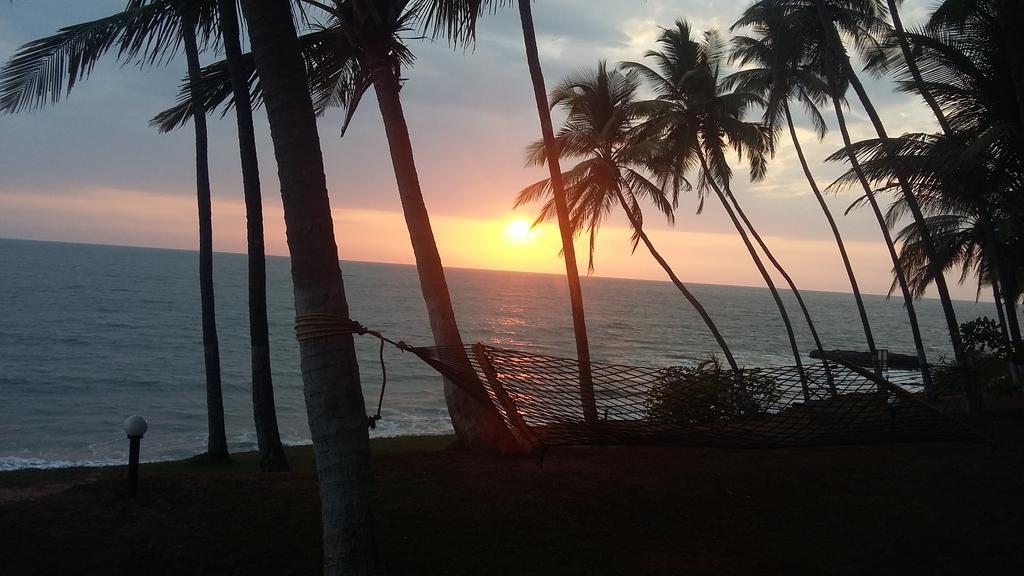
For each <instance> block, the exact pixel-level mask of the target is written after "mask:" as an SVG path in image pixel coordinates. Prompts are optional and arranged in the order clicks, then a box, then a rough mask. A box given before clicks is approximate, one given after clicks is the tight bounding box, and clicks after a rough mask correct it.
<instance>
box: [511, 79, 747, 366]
mask: <svg viewBox="0 0 1024 576" xmlns="http://www.w3.org/2000/svg"><path fill="white" fill-rule="evenodd" d="M639 86H640V82H639V79H638V77H637V74H636V73H635V72H634V73H628V74H623V73H621V72H618V71H609V70H608V67H607V64H606V63H605V62H600V63H599V64H598V66H597V69H596V70H586V71H583V72H580V73H579V74H576V75H574V76H571V77H569V78H567V79H565V80H563V81H562V82H561V83H559V84H558V85H557V86H556V87H555V88H554V89H553V90H552V92H551V98H550V100H551V106H552V107H553V108H554V107H561V108H562V109H563V110H564V111H565V112H566V114H567V117H566V120H565V124H564V125H563V127H562V128H561V129H560V130H559V132H558V135H557V136H556V137H555V146H556V148H557V150H558V153H559V156H560V158H562V159H565V160H578V161H579V163H578V164H576V166H574V167H573V168H571V169H570V170H569V171H567V172H566V173H564V174H563V175H562V181H563V182H564V183H565V184H566V196H567V198H566V199H567V201H568V207H569V216H570V224H571V226H572V229H573V232H574V233H575V234H579V233H582V232H586V233H587V234H588V235H589V237H590V257H589V267H590V269H593V267H594V246H595V240H596V237H597V232H598V229H599V228H600V227H601V224H602V223H603V222H604V221H605V219H606V218H607V217H608V214H609V213H611V211H612V210H613V209H614V208H615V207H616V205H618V206H619V207H621V208H622V210H623V212H625V214H626V216H627V218H629V222H630V225H631V226H632V228H633V248H634V250H635V249H636V246H637V243H638V242H643V243H644V246H646V247H647V249H648V251H650V253H651V256H653V257H654V259H655V260H656V261H657V262H658V264H659V265H660V266H661V267H662V268H663V269H664V270H665V273H666V274H668V276H669V278H670V279H671V280H672V283H673V284H675V285H676V287H677V288H678V289H679V291H680V292H681V293H682V294H683V296H684V297H685V298H686V300H687V301H688V302H689V303H690V304H691V305H692V306H693V307H694V309H695V310H696V311H697V314H698V315H700V317H701V319H702V320H703V321H704V323H705V324H706V325H707V327H708V329H709V330H710V331H711V334H712V335H713V336H714V337H715V341H716V342H717V343H718V346H719V347H720V348H721V350H722V353H723V354H724V355H725V358H726V360H727V361H728V362H729V366H730V367H731V368H732V369H733V371H735V372H736V373H737V374H739V373H740V371H739V366H738V365H737V364H736V360H735V359H734V358H733V355H732V351H731V350H729V346H728V345H727V344H726V343H725V339H724V338H722V335H721V333H720V332H719V330H718V326H716V325H715V323H714V321H713V320H712V319H711V316H710V315H709V314H708V312H707V310H705V309H704V306H703V305H702V304H701V303H700V301H698V300H697V298H696V297H695V296H694V295H693V293H691V292H690V290H689V289H688V288H687V287H686V285H685V284H683V282H682V281H681V280H680V279H679V277H678V276H676V274H675V272H674V271H673V270H672V268H671V267H670V266H669V264H668V262H666V261H665V258H664V257H663V256H662V255H661V254H660V253H659V252H658V250H657V249H656V248H655V247H654V243H653V242H651V239H650V237H649V236H648V235H647V233H646V232H644V229H643V211H642V209H641V207H640V200H647V201H649V202H651V203H652V204H653V205H654V206H655V207H656V208H657V209H658V211H660V212H661V213H662V214H664V215H665V217H666V218H668V220H669V221H670V222H672V221H673V220H674V214H673V209H674V207H675V200H676V198H672V199H670V198H669V195H668V194H667V193H666V192H665V190H664V189H663V188H662V187H660V186H658V185H656V184H655V183H654V182H652V181H651V180H650V178H649V176H647V174H650V173H651V172H652V169H656V167H655V166H653V164H654V163H656V162H657V161H658V155H657V142H654V141H652V140H650V139H645V138H642V137H638V136H642V135H641V134H638V133H637V130H636V128H637V120H638V116H637V113H636V110H635V108H636V103H637V90H638V89H639ZM528 159H529V163H530V164H531V165H543V164H546V163H547V151H546V148H545V143H544V141H543V140H541V141H538V142H534V143H533V144H531V145H530V147H529V153H528ZM551 192H552V187H551V179H550V178H546V179H544V180H541V181H540V182H537V183H535V184H533V185H531V186H529V187H527V188H525V189H524V190H522V191H521V192H520V193H519V195H518V196H517V198H516V202H515V206H516V207H517V208H518V207H519V206H521V205H523V204H525V203H529V202H536V201H541V200H545V201H546V202H545V203H544V206H543V207H542V208H541V211H540V215H539V216H538V217H537V221H536V222H535V224H536V223H539V222H542V221H544V220H549V219H551V218H553V217H554V216H555V205H554V199H553V198H552V194H551Z"/></svg>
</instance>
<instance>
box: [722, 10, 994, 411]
mask: <svg viewBox="0 0 1024 576" xmlns="http://www.w3.org/2000/svg"><path fill="white" fill-rule="evenodd" d="M886 12H887V10H886V7H885V5H884V2H883V0H760V1H759V2H757V3H755V4H754V5H753V6H751V7H750V8H748V9H747V10H746V11H745V12H744V14H743V16H742V17H741V18H740V21H739V22H738V23H737V25H748V24H753V23H756V22H759V21H763V20H764V18H765V16H766V15H768V14H771V15H773V16H777V15H779V14H780V13H781V14H782V16H783V17H785V18H788V19H790V21H793V22H799V26H800V28H799V31H800V33H801V37H803V38H805V40H806V49H807V51H808V54H809V55H810V56H809V57H811V58H813V59H814V61H815V62H816V63H817V65H818V66H821V68H820V69H821V70H822V73H823V74H824V75H825V76H826V77H827V78H828V79H829V81H830V84H831V85H832V87H833V89H834V90H838V89H839V88H841V87H842V88H845V87H846V86H847V85H848V86H849V87H851V88H853V90H854V92H855V93H856V94H857V98H858V100H859V101H860V103H861V105H862V107H863V108H864V111H865V112H866V113H867V115H868V118H869V120H870V121H871V125H872V127H873V128H874V130H875V132H876V133H877V135H878V138H879V139H881V140H883V141H888V140H889V135H888V133H887V131H886V129H885V126H884V124H883V123H882V120H881V117H880V116H879V114H878V111H877V110H876V109H875V106H874V103H873V102H872V100H871V98H870V96H869V95H868V93H867V90H866V89H865V88H864V84H863V82H862V81H861V79H860V77H859V76H858V74H857V72H856V70H855V69H854V68H853V64H852V62H851V59H850V56H849V54H848V52H847V50H846V45H845V44H844V43H843V37H844V36H845V37H846V38H847V39H849V40H850V42H851V44H852V46H853V48H854V49H855V50H856V51H857V52H858V53H859V54H860V55H861V57H862V58H864V59H865V61H867V62H868V64H869V66H870V65H871V64H872V63H873V62H876V61H878V60H879V59H882V58H884V57H885V50H884V46H883V45H882V43H881V40H880V38H883V37H886V36H888V35H889V34H891V32H890V29H889V25H888V22H887V21H886V19H885V16H886ZM836 96H841V94H837V95H836ZM881 184H882V185H885V186H886V187H888V182H885V183H881ZM894 184H895V186H893V187H892V189H894V190H896V191H897V193H898V194H900V195H901V196H902V197H903V198H904V199H905V200H906V202H907V208H908V210H909V213H910V216H911V217H912V218H913V221H914V223H915V224H916V225H917V226H918V227H919V228H920V229H921V230H920V231H921V235H922V240H923V246H924V248H925V250H926V252H927V253H929V254H930V257H929V265H930V266H932V267H933V274H934V277H935V287H936V291H937V292H938V295H939V300H940V302H941V304H942V310H943V314H944V317H945V320H946V327H947V329H948V331H949V338H950V343H951V345H952V348H953V355H954V357H955V358H956V364H957V366H958V367H959V368H960V369H961V370H960V373H961V381H962V383H963V385H964V389H965V390H970V382H968V381H967V380H966V374H967V373H966V370H964V368H965V367H966V362H967V357H966V356H965V354H964V348H963V341H962V339H961V338H960V326H959V324H958V323H957V319H956V311H955V310H954V308H953V300H952V298H951V297H950V294H949V287H948V285H947V284H946V280H945V276H944V275H943V274H942V271H941V269H940V267H939V264H938V260H939V259H938V255H937V254H936V253H935V247H934V244H933V243H932V241H931V237H930V234H929V231H928V229H927V225H926V224H925V221H924V219H925V217H924V213H923V212H922V211H921V208H920V206H919V205H918V203H917V200H916V199H915V198H914V194H913V190H912V189H911V187H910V185H909V183H908V182H907V180H906V178H905V177H904V175H903V174H902V172H897V173H895V174H894ZM968 400H969V403H970V405H971V406H972V407H973V406H974V400H976V398H975V396H974V394H968Z"/></svg>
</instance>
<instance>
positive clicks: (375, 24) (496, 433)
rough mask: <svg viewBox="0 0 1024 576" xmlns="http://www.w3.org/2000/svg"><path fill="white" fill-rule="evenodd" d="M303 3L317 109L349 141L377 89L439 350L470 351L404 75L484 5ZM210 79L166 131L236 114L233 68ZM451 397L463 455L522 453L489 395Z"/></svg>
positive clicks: (460, 36)
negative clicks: (405, 102)
mask: <svg viewBox="0 0 1024 576" xmlns="http://www.w3.org/2000/svg"><path fill="white" fill-rule="evenodd" d="M303 3H304V4H309V5H311V6H314V7H315V8H317V9H319V10H320V11H322V12H324V13H325V14H326V15H325V17H324V18H323V19H322V21H321V20H317V21H315V22H314V21H313V19H312V18H309V21H310V22H311V24H312V26H313V27H314V30H313V31H311V32H309V33H308V34H305V35H303V36H301V37H300V38H299V44H300V55H301V56H302V57H303V60H304V63H305V66H306V70H307V78H308V80H309V90H310V92H311V94H312V96H313V102H314V108H315V109H316V110H317V111H318V113H322V112H323V111H325V110H326V109H328V108H329V107H331V106H341V107H343V108H344V109H345V119H344V124H343V126H342V134H344V133H345V131H346V129H347V127H348V124H349V122H350V121H351V120H352V118H353V117H354V115H355V113H356V111H357V110H358V107H359V104H360V103H361V101H362V98H363V97H364V95H365V94H366V92H367V91H369V89H370V88H373V89H374V93H375V95H376V97H377V102H378V107H379V110H380V112H381V117H382V119H383V121H384V128H385V133H386V135H387V140H388V145H389V147H390V150H391V158H392V165H393V168H394V173H395V179H396V182H397V185H398V193H399V197H400V199H401V202H402V211H403V214H404V216H405V221H406V226H407V228H408V230H409V236H410V241H411V244H412V248H413V254H414V256H415V259H416V269H417V272H418V274H419V278H420V289H421V292H422V294H423V298H424V301H425V303H426V306H427V312H428V317H429V320H430V327H431V331H432V333H433V336H434V342H435V344H436V345H438V346H445V347H450V348H452V349H462V347H463V342H462V336H461V334H460V332H459V327H458V323H457V322H456V318H455V311H454V307H453V305H452V300H451V295H450V293H449V290H448V283H447V279H446V277H445V272H444V267H443V266H442V262H441V256H440V253H439V251H438V249H437V243H436V242H435V240H434V234H433V230H432V227H431V224H430V216H429V213H428V212H427V208H426V204H425V202H424V200H423V193H422V190H421V187H420V182H419V176H418V174H417V170H416V163H415V157H414V154H413V148H412V140H411V137H410V134H409V128H408V124H407V122H406V119H405V112H404V109H403V107H402V101H401V97H400V90H401V84H402V79H401V70H402V68H403V67H408V66H410V65H411V64H412V63H413V62H414V55H413V54H412V52H411V51H410V49H409V48H408V46H407V45H406V42H407V39H406V38H405V36H406V32H408V31H410V30H415V29H425V30H424V31H426V32H427V33H433V34H435V35H443V36H446V37H448V38H449V39H451V40H453V41H459V42H461V41H464V40H466V39H467V36H470V35H471V34H472V31H473V27H474V25H475V17H476V15H477V14H478V13H479V10H480V8H479V5H478V3H477V2H474V1H473V0H455V1H454V2H447V1H442V0H415V1H412V0H386V1H370V0H349V1H345V2H336V3H334V5H330V4H327V3H322V2H315V1H306V0H303ZM242 61H243V62H245V63H246V64H247V65H248V67H249V68H248V71H247V73H246V74H245V77H246V78H248V79H249V80H250V84H251V86H250V90H251V91H252V95H251V98H250V103H252V102H258V101H259V97H260V94H261V90H262V84H261V82H260V80H259V78H257V77H256V76H255V68H253V61H252V57H251V55H243V57H242ZM203 77H204V88H203V90H201V91H200V92H199V94H200V96H199V98H197V99H194V98H193V97H192V93H191V92H190V91H183V92H182V93H181V94H180V95H179V102H178V105H176V106H175V107H173V108H171V109H169V110H166V111H164V112H162V113H161V114H160V115H158V116H157V117H156V118H155V119H154V121H155V122H157V123H158V124H160V125H161V126H162V127H163V129H168V130H169V129H173V128H175V127H177V126H180V125H181V124H182V123H183V122H185V121H187V119H188V117H189V114H188V112H189V111H190V110H191V108H192V106H193V102H196V101H199V102H201V105H203V106H205V107H208V108H213V107H215V106H218V105H220V104H223V103H225V102H227V103H228V105H235V107H236V108H237V107H238V106H237V104H235V100H234V94H233V92H232V90H231V89H230V88H231V85H230V83H229V78H228V74H227V63H226V62H219V63H215V64H213V65H210V66H208V67H207V68H206V69H205V71H204V74H203ZM243 105H244V104H243ZM444 390H445V400H446V403H447V405H448V412H449V414H450V416H451V419H452V426H453V427H454V429H455V432H456V435H457V436H458V438H459V440H460V442H461V443H462V444H463V445H465V446H467V447H471V448H473V447H480V448H489V449H496V450H500V451H516V450H519V449H520V446H519V445H518V443H517V442H516V441H515V439H514V437H513V436H512V435H511V433H510V432H509V430H508V428H507V427H506V426H505V424H504V422H503V420H502V419H501V416H500V415H499V414H498V412H497V411H496V410H495V409H494V406H493V405H490V404H487V403H481V402H480V401H479V400H478V398H479V397H481V395H482V394H483V390H482V389H481V390H480V391H479V394H473V393H471V392H470V391H468V390H467V389H466V388H465V384H464V383H463V384H461V385H456V384H455V383H454V382H452V381H450V380H448V379H445V380H444Z"/></svg>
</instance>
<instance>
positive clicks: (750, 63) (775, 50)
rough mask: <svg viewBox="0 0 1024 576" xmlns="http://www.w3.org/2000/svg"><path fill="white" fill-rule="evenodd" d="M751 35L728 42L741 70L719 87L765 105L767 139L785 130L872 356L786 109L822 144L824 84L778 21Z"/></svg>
mask: <svg viewBox="0 0 1024 576" xmlns="http://www.w3.org/2000/svg"><path fill="white" fill-rule="evenodd" d="M755 32H756V33H757V34H758V36H757V37H756V38H751V37H746V36H737V37H735V38H733V48H732V52H731V55H730V57H731V59H733V60H734V61H737V62H738V63H739V64H740V65H741V68H742V69H741V70H740V71H739V72H736V73H734V74H732V75H731V76H729V77H728V78H726V79H725V83H726V85H727V86H730V87H732V86H736V87H738V88H739V89H740V90H747V91H751V92H754V93H756V94H758V95H760V96H761V97H762V98H763V99H764V100H765V106H764V108H765V112H764V120H763V121H764V123H765V125H766V126H767V127H768V132H769V134H771V135H772V137H773V138H778V132H779V131H780V130H781V129H782V127H783V125H785V126H786V127H787V128H788V129H789V135H790V138H791V140H792V141H793V147H794V149H795V150H796V154H797V158H798V159H799V160H800V166H801V168H802V169H803V172H804V176H805V177H806V178H807V183H808V185H809V186H810V188H811V192H813V193H814V198H815V199H816V200H817V201H818V205H819V206H820V207H821V210H822V212H823V213H824V214H825V219H826V220H827V221H828V224H829V228H830V229H831V230H832V235H833V237H835V239H836V246H838V248H839V255H840V256H841V257H842V260H843V267H844V268H845V269H846V275H847V277H848V278H849V279H850V287H851V288H852V290H853V298H854V301H855V302H856V304H857V312H858V313H859V314H860V320H861V325H862V326H863V328H864V338H865V340H866V341H867V345H868V352H869V353H870V354H871V356H872V357H874V356H875V353H876V350H875V339H874V336H873V335H872V333H871V323H870V322H869V320H868V315H867V309H866V308H865V306H864V299H863V298H862V297H861V293H860V287H859V286H858V284H857V277H856V276H855V275H854V273H853V265H852V264H851V263H850V257H849V255H848V254H847V252H846V245H845V243H844V242H843V237H842V235H841V234H840V232H839V226H838V225H837V224H836V220H835V218H834V217H833V216H832V212H831V210H829V208H828V204H827V203H826V202H825V198H824V197H823V196H822V194H821V190H820V189H819V188H818V184H817V182H816V181H815V180H814V176H813V175H812V174H811V170H810V167H809V166H808V165H807V158H806V157H805V156H804V151H803V147H802V146H801V145H800V140H799V139H798V138H797V132H796V127H795V126H794V125H793V115H792V113H791V112H790V108H789V102H790V101H791V100H792V101H795V102H797V103H798V104H800V105H801V106H802V107H803V109H804V111H805V112H806V113H807V116H808V117H809V118H810V119H811V122H812V125H813V126H814V129H815V133H816V135H817V137H818V139H819V140H821V139H823V138H824V137H825V134H826V133H827V131H828V126H827V125H826V123H825V119H824V117H822V115H821V111H820V110H819V109H818V106H819V105H821V104H822V103H823V102H824V101H826V100H827V99H828V85H827V83H826V82H825V80H824V79H822V78H821V77H820V76H818V75H817V74H816V73H815V72H814V70H812V69H811V68H810V67H809V66H807V65H805V64H804V63H802V62H801V61H800V58H801V57H802V56H803V54H802V47H801V46H800V41H799V38H797V37H796V36H795V35H794V34H793V31H792V30H790V29H788V27H787V26H786V23H785V21H783V20H781V19H780V20H776V21H771V22H766V23H763V24H760V25H758V26H756V27H755Z"/></svg>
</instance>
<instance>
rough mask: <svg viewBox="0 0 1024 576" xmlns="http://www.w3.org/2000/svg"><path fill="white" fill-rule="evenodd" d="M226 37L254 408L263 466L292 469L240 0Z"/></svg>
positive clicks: (228, 0) (227, 18) (225, 18)
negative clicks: (273, 359) (270, 306)
mask: <svg viewBox="0 0 1024 576" xmlns="http://www.w3.org/2000/svg"><path fill="white" fill-rule="evenodd" d="M217 8H218V10H219V12H220V27H221V36H222V39H223V42H224V54H225V57H226V59H227V64H228V73H229V74H230V76H231V90H232V93H233V94H234V100H235V120H236V124H237V126H238V151H239V155H240V156H241V164H242V195H243V196H244V197H245V219H246V227H245V230H246V237H247V241H248V242H247V251H248V262H249V348H250V350H251V354H252V412H253V421H254V423H255V426H256V441H257V444H258V446H259V451H260V469H261V470H264V471H266V472H284V471H287V470H288V468H289V467H288V457H287V456H285V453H284V447H283V446H282V445H281V433H280V431H279V430H278V427H277V409H276V407H275V405H274V383H273V379H272V377H271V372H270V328H269V326H268V322H267V259H266V254H265V247H264V240H263V195H262V191H261V189H260V166H259V159H258V158H257V156H256V133H255V129H254V128H253V122H252V102H251V99H250V97H249V84H248V81H247V80H248V79H247V78H246V75H245V71H244V70H243V68H242V47H241V43H240V42H239V31H238V12H237V9H236V7H235V0H217Z"/></svg>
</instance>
